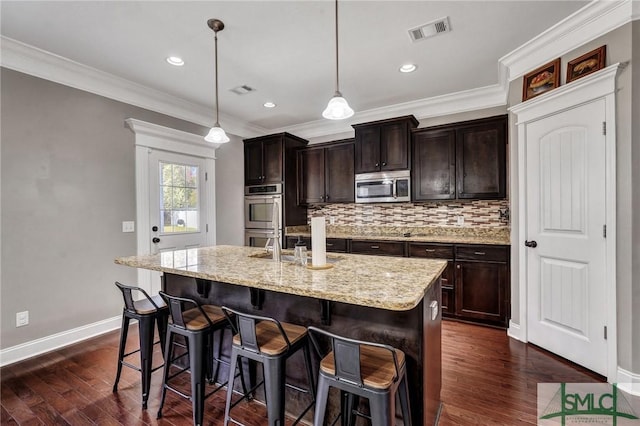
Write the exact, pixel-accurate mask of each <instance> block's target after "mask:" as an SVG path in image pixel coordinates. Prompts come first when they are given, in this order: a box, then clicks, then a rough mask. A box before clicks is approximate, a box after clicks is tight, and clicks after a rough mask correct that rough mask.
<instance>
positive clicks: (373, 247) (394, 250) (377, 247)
mask: <svg viewBox="0 0 640 426" xmlns="http://www.w3.org/2000/svg"><path fill="white" fill-rule="evenodd" d="M351 253H354V254H373V255H376V256H404V243H403V242H399V241H372V240H352V241H351Z"/></svg>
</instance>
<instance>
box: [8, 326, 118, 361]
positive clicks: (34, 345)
mask: <svg viewBox="0 0 640 426" xmlns="http://www.w3.org/2000/svg"><path fill="white" fill-rule="evenodd" d="M121 325H122V316H120V315H118V316H115V317H112V318H107V319H104V320H101V321H97V322H94V323H92V324H87V325H83V326H80V327H76V328H73V329H71V330H67V331H62V332H60V333H56V334H52V335H51V336H46V337H42V338H40V339H36V340H32V341H30V342H26V343H22V344H20V345H16V346H12V347H10V348H6V349H3V350H1V351H0V367H4V366H5V365H9V364H13V363H15V362H18V361H22V360H25V359H27V358H32V357H34V356H36V355H41V354H44V353H46V352H50V351H53V350H55V349H59V348H62V347H64V346H69V345H72V344H74V343H78V342H81V341H83V340H86V339H90V338H92V337H96V336H100V335H102V334H105V333H108V332H110V331H112V330H117V329H118V328H120V326H121Z"/></svg>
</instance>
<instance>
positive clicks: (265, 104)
mask: <svg viewBox="0 0 640 426" xmlns="http://www.w3.org/2000/svg"><path fill="white" fill-rule="evenodd" d="M262 106H264V107H265V108H275V107H276V104H274V103H273V102H265V103H264V104H262Z"/></svg>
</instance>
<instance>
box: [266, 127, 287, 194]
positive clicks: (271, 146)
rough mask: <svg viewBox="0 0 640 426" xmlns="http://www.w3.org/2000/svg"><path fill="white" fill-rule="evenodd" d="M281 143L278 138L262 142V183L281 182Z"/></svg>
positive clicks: (280, 139)
mask: <svg viewBox="0 0 640 426" xmlns="http://www.w3.org/2000/svg"><path fill="white" fill-rule="evenodd" d="M282 154H283V142H282V138H281V137H280V136H276V137H272V138H267V139H265V140H264V141H262V156H263V157H262V169H263V171H264V173H263V176H264V179H263V183H279V182H282V158H283V155H282Z"/></svg>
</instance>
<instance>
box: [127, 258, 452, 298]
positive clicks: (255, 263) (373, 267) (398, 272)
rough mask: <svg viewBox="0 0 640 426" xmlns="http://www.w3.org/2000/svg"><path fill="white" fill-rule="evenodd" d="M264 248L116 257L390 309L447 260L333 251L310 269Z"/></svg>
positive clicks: (425, 284) (416, 292)
mask: <svg viewBox="0 0 640 426" xmlns="http://www.w3.org/2000/svg"><path fill="white" fill-rule="evenodd" d="M287 253H288V252H287V250H283V254H287ZM263 254H265V250H264V249H262V248H255V247H237V246H215V247H203V248H194V249H187V250H176V251H167V252H162V253H159V254H155V255H147V256H130V257H119V258H117V259H115V263H117V264H119V265H126V266H131V267H134V268H142V269H150V270H154V271H161V272H168V273H172V274H177V275H183V276H188V277H193V278H202V279H206V280H211V281H220V282H225V283H229V284H237V285H242V286H246V287H253V288H258V289H263V290H270V291H277V292H281V293H288V294H295V295H299V296H307V297H314V298H318V299H325V300H332V301H336V302H343V303H350V304H354V305H361V306H369V307H373V308H380V309H387V310H392V311H405V310H410V309H412V308H414V307H415V306H417V305H418V303H420V301H421V300H422V298H423V297H424V294H425V292H426V290H427V289H428V288H429V286H431V284H433V283H434V282H435V281H436V279H437V278H438V277H439V276H440V274H441V273H442V271H443V270H444V268H445V267H446V265H447V262H446V261H444V260H436V259H421V258H401V257H382V256H366V255H356V254H334V253H329V254H327V261H328V262H333V261H335V262H334V263H331V264H332V265H333V267H332V268H330V269H324V270H312V269H309V268H305V267H303V266H301V265H296V264H294V263H291V262H280V263H278V262H274V261H273V260H271V259H270V258H258V257H252V256H261V255H263ZM289 254H290V253H289ZM309 265H311V261H309Z"/></svg>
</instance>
